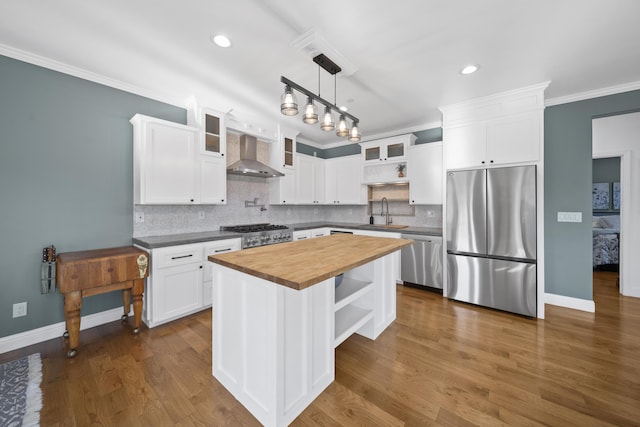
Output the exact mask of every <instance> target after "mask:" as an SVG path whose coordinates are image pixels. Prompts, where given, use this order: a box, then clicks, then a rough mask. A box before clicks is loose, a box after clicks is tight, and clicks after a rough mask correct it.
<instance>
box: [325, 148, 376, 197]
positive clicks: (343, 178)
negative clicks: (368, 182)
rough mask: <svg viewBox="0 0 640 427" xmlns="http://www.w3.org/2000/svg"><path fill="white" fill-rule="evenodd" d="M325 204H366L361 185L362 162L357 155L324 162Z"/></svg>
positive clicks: (364, 191)
mask: <svg viewBox="0 0 640 427" xmlns="http://www.w3.org/2000/svg"><path fill="white" fill-rule="evenodd" d="M325 176H326V180H325V183H326V187H325V203H326V204H342V205H361V204H366V195H365V193H366V187H365V186H364V185H362V162H361V159H360V156H359V155H355V156H344V157H335V158H332V159H327V160H326V161H325Z"/></svg>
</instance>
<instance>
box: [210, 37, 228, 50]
mask: <svg viewBox="0 0 640 427" xmlns="http://www.w3.org/2000/svg"><path fill="white" fill-rule="evenodd" d="M211 40H212V41H213V42H214V43H215V44H216V45H217V46H220V47H229V46H231V40H229V37H227V36H225V35H222V34H216V35H215V36H211Z"/></svg>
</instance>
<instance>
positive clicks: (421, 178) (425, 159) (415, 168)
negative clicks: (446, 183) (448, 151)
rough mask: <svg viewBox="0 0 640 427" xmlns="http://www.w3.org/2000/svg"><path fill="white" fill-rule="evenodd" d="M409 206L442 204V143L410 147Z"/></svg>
mask: <svg viewBox="0 0 640 427" xmlns="http://www.w3.org/2000/svg"><path fill="white" fill-rule="evenodd" d="M407 169H408V170H409V171H410V175H409V176H410V178H409V204H412V205H441V204H442V179H443V171H442V142H432V143H428V144H419V145H412V146H411V147H409V160H408V166H407Z"/></svg>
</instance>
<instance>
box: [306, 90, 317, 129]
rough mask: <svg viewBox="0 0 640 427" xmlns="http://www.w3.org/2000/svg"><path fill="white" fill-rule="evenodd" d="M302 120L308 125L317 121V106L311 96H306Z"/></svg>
mask: <svg viewBox="0 0 640 427" xmlns="http://www.w3.org/2000/svg"><path fill="white" fill-rule="evenodd" d="M302 121H303V122H305V123H306V124H308V125H312V124H315V123H318V108H317V107H316V106H315V104H314V103H313V99H311V97H310V96H309V97H307V105H305V107H304V115H303V116H302Z"/></svg>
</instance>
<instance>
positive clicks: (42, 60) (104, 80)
mask: <svg viewBox="0 0 640 427" xmlns="http://www.w3.org/2000/svg"><path fill="white" fill-rule="evenodd" d="M0 55H4V56H7V57H9V58H13V59H17V60H19V61H23V62H27V63H29V64H33V65H37V66H40V67H44V68H47V69H49V70H53V71H58V72H60V73H63V74H67V75H70V76H73V77H78V78H80V79H84V80H88V81H90V82H94V83H99V84H101V85H105V86H108V87H111V88H114V89H119V90H123V91H125V92H129V93H132V94H134V95H139V96H144V97H145V98H149V99H153V100H155V101H160V102H164V103H166V104H170V105H174V106H176V107H180V108H186V107H185V103H186V100H184V99H182V100H181V99H177V98H176V97H173V96H170V95H167V94H160V93H158V92H155V91H150V90H148V89H143V88H141V87H139V86H135V85H131V84H128V83H125V82H122V81H120V80H116V79H112V78H110V77H106V76H104V75H102V74H98V73H94V72H92V71H88V70H85V69H82V68H78V67H74V66H72V65H68V64H65V63H63V62H59V61H55V60H53V59H50V58H47V57H44V56H40V55H36V54H33V53H30V52H26V51H24V50H20V49H16V48H13V47H11V46H7V45H4V44H1V43H0Z"/></svg>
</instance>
